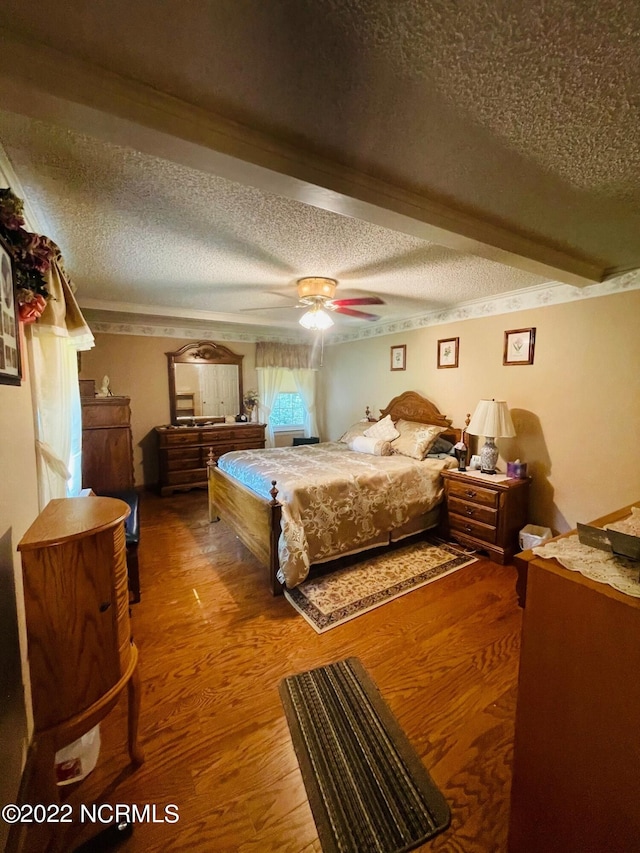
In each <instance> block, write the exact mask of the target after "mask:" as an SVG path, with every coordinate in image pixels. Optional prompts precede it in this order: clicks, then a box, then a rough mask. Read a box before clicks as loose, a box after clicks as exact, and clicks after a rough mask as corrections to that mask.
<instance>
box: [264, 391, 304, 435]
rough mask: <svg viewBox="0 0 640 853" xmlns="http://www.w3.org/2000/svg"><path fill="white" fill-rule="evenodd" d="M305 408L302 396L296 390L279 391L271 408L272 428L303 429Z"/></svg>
mask: <svg viewBox="0 0 640 853" xmlns="http://www.w3.org/2000/svg"><path fill="white" fill-rule="evenodd" d="M304 419H305V410H304V405H303V402H302V397H301V396H300V394H298V392H297V391H281V392H280V393H279V394H278V396H277V397H276V402H275V405H274V407H273V409H272V410H271V418H270V421H271V426H272V427H273V428H274V430H276V431H277V430H285V429H303V428H304Z"/></svg>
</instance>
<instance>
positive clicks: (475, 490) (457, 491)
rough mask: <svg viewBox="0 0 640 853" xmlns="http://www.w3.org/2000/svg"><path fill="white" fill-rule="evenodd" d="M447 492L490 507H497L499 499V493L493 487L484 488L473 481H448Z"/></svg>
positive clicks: (461, 498)
mask: <svg viewBox="0 0 640 853" xmlns="http://www.w3.org/2000/svg"><path fill="white" fill-rule="evenodd" d="M448 494H449V495H450V496H451V497H454V498H459V499H460V500H463V501H465V502H467V501H473V502H474V503H477V504H482V505H483V506H490V507H497V506H498V503H499V501H500V495H499V493H498V492H496V491H494V490H493V489H485V488H483V487H482V486H476V484H475V483H458V482H456V481H455V480H451V481H450V482H449V492H448Z"/></svg>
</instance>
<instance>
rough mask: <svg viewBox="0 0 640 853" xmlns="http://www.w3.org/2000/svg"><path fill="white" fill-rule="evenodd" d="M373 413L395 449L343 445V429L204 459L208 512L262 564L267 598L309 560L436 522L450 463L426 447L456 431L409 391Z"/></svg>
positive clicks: (298, 575) (296, 577) (456, 435)
mask: <svg viewBox="0 0 640 853" xmlns="http://www.w3.org/2000/svg"><path fill="white" fill-rule="evenodd" d="M380 415H381V420H382V419H385V418H387V417H389V418H390V419H391V421H392V422H394V423H396V425H397V426H398V431H399V437H398V440H397V447H398V448H399V449H398V450H396V451H394V452H393V453H391V451H390V452H389V455H374V454H373V453H367V452H357V451H356V450H353V449H351V446H350V443H349V440H348V439H347V438H346V437H345V436H347V435H349V437H352V436H353V434H354V432H357V430H355V431H354V430H351V431H350V430H348V431H347V433H345V436H343V440H342V441H338V442H323V443H320V444H315V445H305V446H302V447H295V448H292V447H279V448H269V449H266V450H246V451H236V452H231V453H227V454H224V455H223V456H221V457H220V458H219V459H218V460H217V462H215V461H214V460H213V458H212V460H211V462H210V464H209V466H208V485H209V518H210V520H211V521H217V520H219V519H222V520H224V521H225V522H226V523H227V524H229V526H230V527H231V528H232V529H233V530H234V532H235V533H236V535H237V536H238V537H239V539H241V541H242V542H243V543H244V544H245V545H246V547H247V548H248V549H249V550H250V551H251V553H252V554H254V556H255V557H257V559H258V560H259V561H260V562H261V563H262V564H263V565H265V566H266V567H267V568H268V571H269V584H270V588H271V591H272V592H273V594H274V595H277V594H279V593H280V592H282V586H283V584H286V586H287V587H293V586H296V585H297V584H298V583H301V582H302V581H303V580H304V579H305V578H306V576H307V574H308V572H309V569H310V567H311V566H315V565H318V564H320V563H324V562H330V561H331V560H334V559H336V558H337V557H339V556H343V555H345V554H353V553H358V552H360V551H365V550H368V549H370V548H374V547H380V546H382V545H388V544H389V543H390V542H393V541H397V540H398V539H401V538H404V537H405V536H409V535H412V534H414V533H419V532H421V531H422V530H426V529H429V528H432V527H435V526H436V525H437V523H438V518H439V508H440V503H441V501H442V495H443V480H442V477H441V476H440V474H441V471H442V470H444V469H445V468H449V467H455V465H456V461H455V459H454V458H453V457H451V456H447V455H446V454H441V455H439V456H436V457H433V458H428V457H427V451H428V445H429V444H430V443H432V442H435V440H437V438H438V437H442V438H446V439H448V440H450V441H452V442H454V443H455V442H456V441H459V440H460V437H461V435H462V430H461V429H456V428H454V427H452V426H451V421H450V420H449V419H448V418H446V417H445V416H444V415H443V414H442V413H441V412H439V411H438V409H437V408H436V407H435V406H434V405H433V403H431V402H430V401H429V400H427V399H426V398H424V397H422V396H421V395H420V394H417V393H416V392H406V393H404V394H401V395H399V396H398V397H394V399H393V400H391V402H390V403H389V405H388V406H387V407H386V408H384V409H382V410H381V411H380ZM358 426H362V427H363V431H364V429H366V428H367V427H370V426H372V424H371V423H370V422H367V421H363V422H359V424H358ZM374 444H375V442H374ZM390 444H391V446H393V441H392V442H390ZM416 449H417V450H416Z"/></svg>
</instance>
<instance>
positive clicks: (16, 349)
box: [0, 238, 22, 385]
mask: <svg viewBox="0 0 640 853" xmlns="http://www.w3.org/2000/svg"><path fill="white" fill-rule="evenodd" d="M21 378H22V363H21V361H20V328H19V326H18V311H17V305H16V284H15V275H14V269H13V260H12V258H11V255H10V254H9V251H8V249H7V245H6V243H5V242H4V241H3V240H2V239H1V238H0V384H2V385H19V384H20V380H21Z"/></svg>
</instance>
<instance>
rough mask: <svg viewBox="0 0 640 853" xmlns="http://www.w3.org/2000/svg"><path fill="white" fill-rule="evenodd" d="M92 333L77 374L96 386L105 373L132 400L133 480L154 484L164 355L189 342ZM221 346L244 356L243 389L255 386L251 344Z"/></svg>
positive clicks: (165, 414)
mask: <svg viewBox="0 0 640 853" xmlns="http://www.w3.org/2000/svg"><path fill="white" fill-rule="evenodd" d="M95 337H96V345H95V347H94V348H93V349H92V350H89V352H83V353H82V360H81V370H80V378H81V379H95V380H96V389H97V388H98V387H99V386H100V381H101V379H102V377H103V376H104V375H105V374H106V375H108V376H109V379H110V380H111V390H112V391H113V393H114V394H115V395H121V396H123V397H130V398H131V429H132V433H133V454H134V468H135V471H134V473H135V482H136V485H137V486H142V485H154V484H155V483H157V482H158V468H157V460H156V455H155V447H156V444H155V433H154V431H153V430H154V427H156V426H161V425H162V424H168V423H169V422H170V415H169V379H168V370H167V358H166V356H165V353H167V352H173V351H175V350H177V349H180V347H182V346H184V345H185V344H186V343H188V341H186V340H185V339H184V338H155V337H141V336H140V337H139V336H135V335H108V334H97V335H96V336H95ZM224 345H225V346H227V347H228V348H229V349H230V350H231V351H232V352H235V353H237V354H238V355H243V356H244V361H243V363H242V370H243V385H244V388H245V389H249V388H256V387H257V384H258V381H257V376H256V370H255V349H256V348H255V344H253V343H251V344H247V343H234V342H232V343H227V342H225V343H224Z"/></svg>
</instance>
